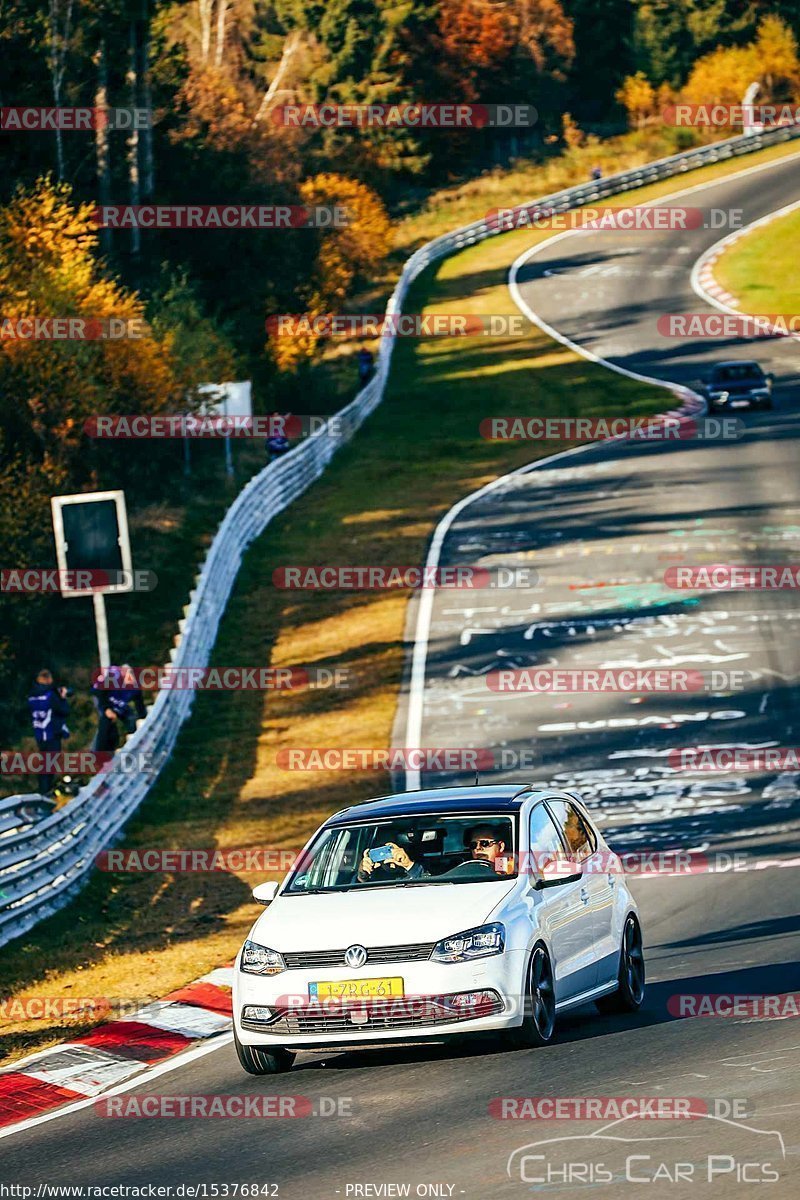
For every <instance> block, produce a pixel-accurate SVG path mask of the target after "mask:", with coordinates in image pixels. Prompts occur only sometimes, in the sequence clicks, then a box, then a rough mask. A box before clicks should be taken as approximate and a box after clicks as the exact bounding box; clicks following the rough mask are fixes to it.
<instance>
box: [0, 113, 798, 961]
mask: <svg viewBox="0 0 800 1200" xmlns="http://www.w3.org/2000/svg"><path fill="white" fill-rule="evenodd" d="M797 136H800V126H791V127H784V128H781V129H773V130H768V131H766V132H764V133H760V134H751V135H746V136H744V137H737V138H731V139H729V140H728V141H724V142H716V143H713V144H711V145H709V146H702V147H700V148H698V149H694V150H689V151H687V152H686V153H683V154H676V155H673V156H671V157H670V158H663V159H659V160H658V161H657V162H652V163H647V164H646V165H645V166H642V167H636V168H634V169H633V170H631V171H624V172H621V173H620V174H618V175H609V176H608V178H606V179H599V180H593V181H592V182H590V183H586V184H583V185H581V186H579V187H574V188H567V189H566V190H564V191H561V192H556V193H555V194H554V195H552V196H545V197H542V198H541V199H540V200H535V201H531V202H529V203H528V204H525V205H520V206H518V207H519V208H529V207H532V206H537V207H541V208H542V209H546V210H548V211H550V212H556V213H558V212H566V211H567V210H569V209H572V208H580V207H581V206H582V205H585V204H592V203H594V202H596V201H598V200H602V199H604V198H605V197H607V196H613V195H617V194H619V193H620V192H625V191H628V190H630V189H633V188H637V187H644V186H646V185H647V184H650V183H656V182H657V181H658V180H660V179H669V178H671V177H674V176H679V175H682V174H684V173H685V172H688V171H691V170H693V169H694V168H696V167H700V166H706V165H708V164H711V163H715V162H721V161H724V160H725V159H730V158H734V157H736V156H738V155H743V154H749V153H751V152H752V151H754V150H760V149H762V148H763V147H765V146H769V145H772V144H773V143H777V142H783V141H788V140H790V139H792V138H795V137H797ZM501 232H502V231H501V230H499V229H497V228H495V227H494V226H492V225H487V223H486V221H485V220H481V221H475V222H473V223H472V224H471V225H465V226H463V227H462V228H461V229H457V230H455V231H454V232H453V233H448V234H444V235H443V236H441V237H438V238H435V239H434V240H433V241H431V242H427V243H426V244H425V245H424V246H421V247H420V248H419V249H418V250H416V251H415V252H414V253H413V254H412V255H411V257H410V258H409V259H408V260H407V262H406V263H405V266H404V268H403V272H402V274H401V276H400V278H399V280H398V282H397V286H396V287H395V289H394V292H393V293H392V296H391V298H390V300H389V303H388V304H387V306H386V313H387V316H391V315H394V314H398V313H400V312H401V311H402V305H403V301H404V299H405V296H406V293H407V291H408V289H409V287H410V285H411V283H412V282H413V281H414V280H415V279H416V278H417V277H418V276H419V275H420V274H421V273H422V272H423V271H424V270H425V268H426V267H427V266H429V265H430V264H431V263H433V262H436V261H437V260H438V259H440V258H445V257H447V255H449V254H453V253H456V252H457V251H459V250H462V249H463V248H464V247H465V246H470V245H472V244H473V243H475V242H480V241H483V240H484V239H485V238H488V237H493V236H497V235H498V234H499V233H501ZM393 346H394V338H393V336H392V335H391V334H390V333H387V334H386V335H385V336H384V337H383V338H382V339H381V347H380V352H379V354H378V359H377V366H376V370H375V374H374V375H373V377H372V379H371V380H370V381H369V383H368V384H367V385H366V387H365V388H364V389H363V390H362V391H361V392H359V394H358V395H357V396H356V398H355V399H354V400H353V401H352V402H351V403H350V404H348V405H347V407H346V408H344V409H342V410H341V412H339V413H338V414H337V415H336V417H335V418H334V423H328V425H326V426H325V427H323V428H321V429H320V430H319V431H317V432H316V433H315V434H314V435H312V436H311V437H309V438H308V439H307V440H305V441H303V442H301V443H300V444H299V445H298V446H296V447H295V449H293V450H292V451H290V453H289V454H287V455H286V456H285V457H284V458H282V459H280V460H278V461H277V462H274V463H272V464H270V465H268V466H266V467H265V468H264V469H263V470H262V471H261V472H260V473H259V474H258V475H255V476H254V477H253V478H252V479H251V480H250V482H249V483H248V484H247V485H246V486H245V487H244V488H243V489H242V491H241V493H240V494H239V496H238V497H237V498H236V500H235V501H234V502H233V504H232V505H231V507H230V508H229V509H228V512H227V513H226V515H225V518H224V520H223V521H222V524H221V525H220V527H219V530H218V531H217V534H216V536H215V538H214V540H213V542H212V543H211V546H210V547H209V551H208V554H207V556H206V560H205V562H204V564H203V568H202V570H201V572H200V574H199V576H198V578H197V583H196V587H195V590H194V591H193V592H192V593H191V597H190V603H189V605H188V607H187V609H186V614H185V620H184V621H182V622H181V633H180V635H179V637H178V638H177V639H176V645H175V649H174V651H173V655H172V661H173V663H174V665H175V666H205V665H207V664H208V662H209V658H210V655H211V650H212V647H213V645H214V641H215V639H216V636H217V628H218V626H219V622H220V619H221V617H222V614H223V612H224V611H225V606H226V604H227V602H228V597H229V596H230V593H231V589H232V587H233V583H234V580H235V579H236V575H237V572H238V570H239V566H240V564H241V561H242V556H243V554H244V552H245V550H246V549H247V547H248V546H249V545H250V543H251V542H252V541H253V539H254V538H256V537H258V535H259V534H260V533H261V532H262V531H263V530H264V528H265V527H266V525H267V524H268V523H269V521H270V520H271V519H272V518H273V517H274V516H276V515H277V514H278V513H280V512H282V511H283V510H284V509H285V508H286V507H287V506H288V505H289V504H291V502H292V501H293V500H294V499H296V497H297V496H300V495H301V494H302V493H303V492H304V491H305V490H306V488H307V487H308V486H309V485H310V484H311V483H313V481H314V480H315V479H318V478H319V477H320V475H321V474H322V472H323V471H324V470H325V468H326V466H327V465H328V463H329V462H330V460H331V458H332V457H333V455H334V454H335V452H336V450H337V449H338V448H339V447H340V446H342V445H344V444H345V443H346V442H348V441H349V440H350V438H351V437H352V435H353V433H354V432H355V431H356V430H357V429H358V428H359V426H360V425H361V424H362V422H363V421H364V420H365V419H366V417H368V416H369V414H370V413H371V412H372V411H373V409H375V408H376V407H377V405H378V404H379V403H380V402H381V400H382V398H383V392H384V387H385V384H386V379H387V376H388V374H389V364H390V362H391V357H392V349H393ZM192 699H193V693H192V692H191V691H177V690H176V691H163V692H161V693H160V695H159V696H158V698H157V700H156V702H155V704H154V705H153V706H152V708H151V709H150V710H149V712H148V715H147V718H146V720H145V721H143V722H142V724H141V725H140V727H139V729H137V731H136V733H135V734H134V735H133V737H131V738H129V739H128V742H127V745H126V747H125V751H126V753H125V754H118V755H117V756H116V757H115V760H114V762H113V764H112V765H111V767H110V768H109V770H107V771H105V772H103V773H102V774H100V775H97V776H95V778H94V779H93V780H92V781H91V783H89V784H88V785H87V786H86V787H85V788H83V789H82V790H81V791H80V792H79V794H78V795H77V796H76V797H75V798H74V800H71V801H70V802H69V803H68V804H67V805H65V807H63V808H61V809H59V810H58V811H57V812H54V813H52V814H51V815H50V816H48V817H46V818H45V819H44V820H41V821H39V822H38V823H36V824H34V825H31V826H30V827H28V828H23V829H22V830H21V831H20V832H14V833H12V834H10V835H7V836H6V837H3V838H2V839H1V840H0V945H3V944H4V943H6V942H8V941H10V940H11V939H12V938H15V937H18V936H19V935H20V934H22V933H25V932H26V931H27V930H28V929H30V928H31V927H32V926H33V925H35V924H36V923H37V922H38V921H41V920H42V919H43V918H44V917H47V916H49V915H50V914H52V913H53V912H55V911H56V910H57V909H58V908H60V907H61V906H62V905H64V904H65V903H66V902H67V900H68V899H69V897H70V896H71V895H72V894H73V893H74V892H75V891H76V890H77V889H78V888H79V887H80V886H81V884H82V883H83V881H84V880H85V879H86V877H87V875H88V874H89V872H90V871H91V870H92V864H93V862H94V859H95V858H96V856H97V854H98V853H99V852H100V851H101V850H103V849H106V848H108V847H109V846H110V845H112V844H113V843H114V841H115V840H116V839H117V838H118V837H119V836H120V834H121V832H122V830H123V828H124V826H125V823H126V821H127V820H128V819H129V817H130V816H131V815H132V813H134V812H135V811H136V809H137V808H138V807H139V805H140V804H141V802H142V800H143V799H144V798H145V796H146V795H147V793H148V791H149V790H150V787H151V786H152V784H153V782H154V781H155V779H156V777H157V776H158V774H159V771H160V770H161V768H162V767H163V766H164V763H165V762H166V761H167V759H168V758H169V756H170V754H171V752H172V750H173V748H174V746H175V742H176V739H177V737H178V731H179V730H180V728H181V726H182V725H183V722H184V721H185V720H186V718H187V716H188V715H189V710H190V708H191V705H192ZM134 754H136V755H137V756H144V757H145V759H146V763H147V765H146V766H145V769H144V770H139V771H137V772H131V771H127V770H126V769H125V766H126V761H125V760H126V758H127V757H128V756H133V755H134Z"/></svg>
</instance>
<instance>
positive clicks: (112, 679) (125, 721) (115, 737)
mask: <svg viewBox="0 0 800 1200" xmlns="http://www.w3.org/2000/svg"><path fill="white" fill-rule="evenodd" d="M92 697H93V699H94V705H95V708H96V709H97V715H98V723H97V733H96V734H95V739H94V744H93V747H92V748H93V749H94V750H96V751H97V752H98V753H109V752H110V753H112V754H113V752H114V751H115V750H116V749H117V748H118V746H119V743H120V735H119V727H120V725H121V726H122V727H123V729H124V730H125V732H126V733H133V731H134V730H135V728H136V721H137V720H138V719H139V718H142V717H145V716H146V715H147V709H146V708H145V706H144V697H143V696H142V689H141V688H140V687H139V686H138V684H137V682H136V674H135V672H134V671H133V669H132V668H131V666H130V665H129V664H128V663H123V665H122V666H121V667H109V668H108V669H107V670H106V671H101V672H100V674H99V675H98V676H97V678H96V679H95V682H94V684H93V685H92ZM131 706H133V707H131Z"/></svg>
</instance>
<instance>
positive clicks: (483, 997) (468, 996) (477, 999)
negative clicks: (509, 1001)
mask: <svg viewBox="0 0 800 1200" xmlns="http://www.w3.org/2000/svg"><path fill="white" fill-rule="evenodd" d="M496 997H497V992H459V993H458V994H457V995H455V996H451V997H450V1003H451V1004H452V1006H453V1008H479V1007H480V1006H481V1005H484V1004H492V1003H493V1002H494V1000H495V999H496Z"/></svg>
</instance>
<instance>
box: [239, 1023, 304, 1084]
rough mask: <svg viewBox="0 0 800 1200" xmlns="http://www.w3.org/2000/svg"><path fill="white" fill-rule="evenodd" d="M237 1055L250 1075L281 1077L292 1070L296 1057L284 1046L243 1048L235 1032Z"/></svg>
mask: <svg viewBox="0 0 800 1200" xmlns="http://www.w3.org/2000/svg"><path fill="white" fill-rule="evenodd" d="M233 1040H234V1043H235V1045H236V1055H237V1057H238V1059H239V1062H240V1063H241V1064H242V1066H243V1067H244V1069H245V1071H247V1074H248V1075H280V1074H281V1073H282V1072H283V1071H289V1070H291V1066H292V1063H293V1062H294V1060H295V1055H294V1054H293V1053H292V1051H291V1050H284V1049H283V1047H282V1046H269V1047H267V1046H243V1045H242V1043H241V1042H240V1041H239V1039H238V1037H237V1036H236V1030H234V1032H233Z"/></svg>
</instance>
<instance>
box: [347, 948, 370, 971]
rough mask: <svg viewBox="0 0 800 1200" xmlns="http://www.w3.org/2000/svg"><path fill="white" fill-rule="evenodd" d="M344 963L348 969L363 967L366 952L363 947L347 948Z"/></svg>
mask: <svg viewBox="0 0 800 1200" xmlns="http://www.w3.org/2000/svg"><path fill="white" fill-rule="evenodd" d="M344 961H345V962H346V963H347V965H348V967H363V965H364V963H365V962H366V961H367V952H366V950H365V949H364V947H363V946H348V947H347V949H346V950H345V952H344Z"/></svg>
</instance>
